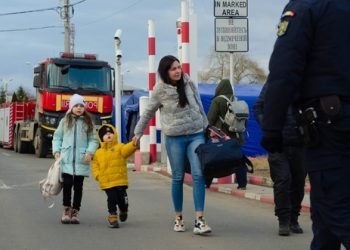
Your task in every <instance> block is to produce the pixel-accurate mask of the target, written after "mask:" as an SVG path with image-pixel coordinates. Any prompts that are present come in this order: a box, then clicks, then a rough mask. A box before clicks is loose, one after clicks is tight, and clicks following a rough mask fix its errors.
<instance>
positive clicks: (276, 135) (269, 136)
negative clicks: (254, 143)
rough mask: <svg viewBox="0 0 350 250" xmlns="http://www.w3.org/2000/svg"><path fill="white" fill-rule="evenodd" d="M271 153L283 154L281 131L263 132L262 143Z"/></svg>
mask: <svg viewBox="0 0 350 250" xmlns="http://www.w3.org/2000/svg"><path fill="white" fill-rule="evenodd" d="M260 144H261V146H263V147H264V148H265V149H266V150H267V151H268V152H269V153H277V152H278V153H282V151H283V142H282V134H281V132H280V131H263V136H262V138H261V142H260Z"/></svg>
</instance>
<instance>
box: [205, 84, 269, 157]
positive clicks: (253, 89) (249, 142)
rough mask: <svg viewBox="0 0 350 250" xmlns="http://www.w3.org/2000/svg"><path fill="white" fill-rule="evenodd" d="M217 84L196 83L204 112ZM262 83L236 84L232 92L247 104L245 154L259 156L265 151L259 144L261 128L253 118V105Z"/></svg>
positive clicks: (206, 110) (207, 108) (208, 105)
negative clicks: (247, 118) (247, 117)
mask: <svg viewBox="0 0 350 250" xmlns="http://www.w3.org/2000/svg"><path fill="white" fill-rule="evenodd" d="M216 86H217V84H206V83H200V84H198V89H199V93H200V96H201V100H202V103H203V107H204V110H205V112H208V110H209V107H210V104H211V100H212V99H213V96H214V94H215V89H216ZM261 88H262V85H260V84H236V85H235V86H234V93H235V95H236V96H237V97H238V99H241V100H244V101H246V102H247V103H248V106H249V113H250V114H249V120H248V127H247V132H246V134H245V140H246V143H245V144H244V146H243V150H244V153H245V155H247V156H259V155H265V154H266V151H265V150H264V149H263V148H262V147H261V146H260V139H261V128H260V126H259V124H258V123H257V121H256V120H255V118H254V114H253V106H254V104H255V102H256V99H257V98H258V96H259V94H260V91H261Z"/></svg>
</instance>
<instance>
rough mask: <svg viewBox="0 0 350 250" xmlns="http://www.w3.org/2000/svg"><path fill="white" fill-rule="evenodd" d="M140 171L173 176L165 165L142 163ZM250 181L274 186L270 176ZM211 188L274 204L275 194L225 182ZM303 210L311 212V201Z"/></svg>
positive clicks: (259, 184)
mask: <svg viewBox="0 0 350 250" xmlns="http://www.w3.org/2000/svg"><path fill="white" fill-rule="evenodd" d="M136 171H138V170H136ZM139 171H141V172H156V173H159V174H162V175H164V176H168V177H170V176H171V175H170V174H169V173H168V172H167V169H166V168H165V167H160V166H158V165H142V166H141V167H140V170H139ZM248 181H249V183H250V184H252V185H257V186H264V187H267V188H272V180H271V179H270V178H266V177H262V176H256V175H251V176H249V177H248ZM185 183H186V184H187V185H192V181H191V178H185ZM209 190H211V191H213V192H220V193H224V194H229V195H233V196H236V197H240V198H245V199H251V200H257V201H260V202H263V203H267V204H271V205H274V198H273V195H269V194H257V193H253V192H251V191H247V190H239V189H235V188H234V187H229V186H227V185H225V184H212V185H211V186H210V188H209ZM306 190H308V191H306ZM305 191H306V192H309V191H310V185H309V184H308V185H306V187H305ZM301 211H302V212H307V213H308V212H310V203H309V202H303V203H302V204H301Z"/></svg>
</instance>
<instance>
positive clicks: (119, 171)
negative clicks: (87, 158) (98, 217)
mask: <svg viewBox="0 0 350 250" xmlns="http://www.w3.org/2000/svg"><path fill="white" fill-rule="evenodd" d="M104 126H109V127H110V128H111V129H112V130H113V131H114V137H113V141H111V142H103V141H102V138H100V137H99V136H98V138H99V140H100V145H101V147H100V148H99V149H97V151H96V153H95V155H94V158H93V161H92V174H93V175H94V177H95V179H96V180H97V181H98V182H99V184H100V187H101V189H107V188H112V187H117V186H127V185H128V170H127V158H128V157H129V156H131V155H132V154H133V153H134V152H135V150H136V147H135V146H134V144H133V142H129V143H127V144H123V143H118V139H117V137H118V136H117V131H116V130H115V128H114V127H113V126H112V125H110V124H104V125H102V126H101V127H100V129H101V128H102V127H104ZM100 129H99V131H100ZM97 134H98V132H97Z"/></svg>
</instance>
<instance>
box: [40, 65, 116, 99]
mask: <svg viewBox="0 0 350 250" xmlns="http://www.w3.org/2000/svg"><path fill="white" fill-rule="evenodd" d="M111 81H112V80H111V69H110V68H108V67H81V66H77V65H64V66H61V65H56V64H53V63H52V64H48V66H47V88H64V87H66V88H69V89H73V90H75V89H82V90H84V89H85V90H88V91H93V90H96V91H97V92H101V91H103V92H104V91H106V92H110V91H111V89H112V83H111Z"/></svg>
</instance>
